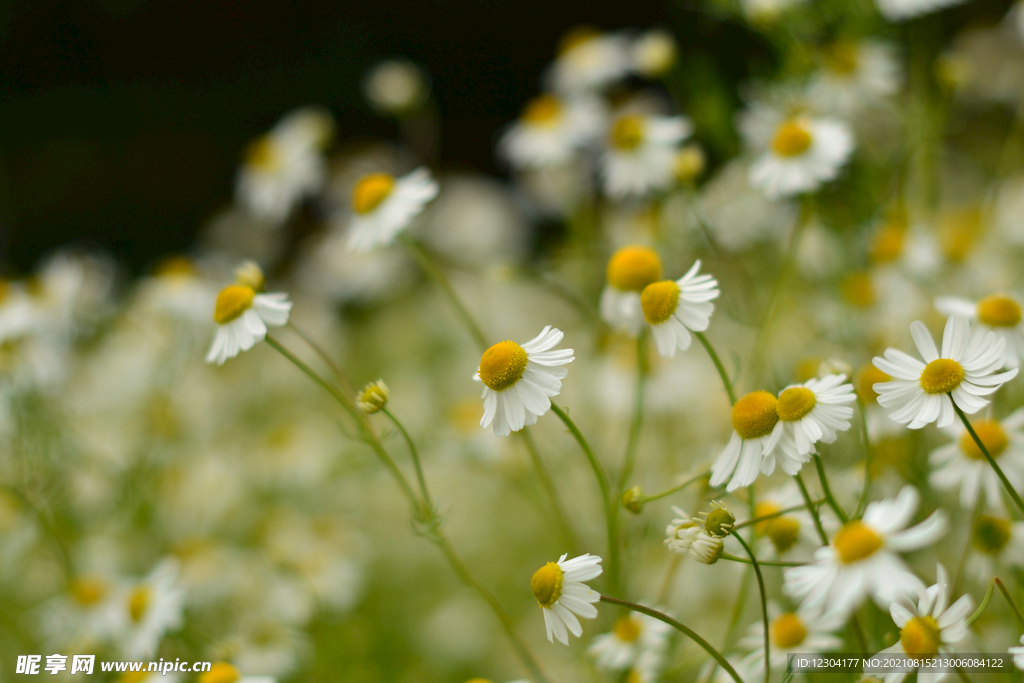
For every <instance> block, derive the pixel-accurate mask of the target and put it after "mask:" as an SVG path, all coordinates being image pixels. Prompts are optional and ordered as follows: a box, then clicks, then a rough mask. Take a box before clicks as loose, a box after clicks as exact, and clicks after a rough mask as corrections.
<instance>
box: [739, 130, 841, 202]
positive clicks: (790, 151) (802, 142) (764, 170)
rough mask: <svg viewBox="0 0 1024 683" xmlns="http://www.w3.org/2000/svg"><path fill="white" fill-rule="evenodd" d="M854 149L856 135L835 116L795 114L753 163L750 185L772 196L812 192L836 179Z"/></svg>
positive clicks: (776, 131)
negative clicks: (854, 136)
mask: <svg viewBox="0 0 1024 683" xmlns="http://www.w3.org/2000/svg"><path fill="white" fill-rule="evenodd" d="M852 151H853V134H852V133H851V132H850V129H849V128H848V127H847V125H846V124H845V123H842V122H840V121H838V120H835V119H827V118H810V117H806V116H794V117H792V118H789V119H786V120H783V121H781V122H779V123H778V125H777V126H776V128H775V131H774V132H773V133H772V137H771V141H770V143H769V144H768V148H767V150H765V151H764V152H763V153H762V154H761V156H759V157H758V158H757V159H756V160H755V161H754V162H753V163H752V164H751V166H750V184H751V185H752V186H753V187H756V188H758V189H759V190H761V191H762V192H764V193H765V195H766V196H767V197H769V198H770V199H777V198H779V197H790V196H793V195H797V194H801V193H803V192H813V191H814V190H816V189H818V187H820V186H821V184H822V183H825V182H828V181H830V180H833V179H835V177H836V176H837V175H838V174H839V169H841V168H842V167H843V166H844V165H845V164H846V162H847V161H848V160H849V158H850V153H851V152H852Z"/></svg>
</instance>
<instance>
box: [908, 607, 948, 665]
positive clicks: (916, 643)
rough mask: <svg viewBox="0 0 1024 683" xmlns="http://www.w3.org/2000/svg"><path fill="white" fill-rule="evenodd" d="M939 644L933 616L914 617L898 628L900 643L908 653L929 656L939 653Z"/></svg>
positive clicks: (937, 628)
mask: <svg viewBox="0 0 1024 683" xmlns="http://www.w3.org/2000/svg"><path fill="white" fill-rule="evenodd" d="M941 644H942V636H941V635H940V633H939V623H938V622H937V621H935V617H930V616H929V617H914V618H913V619H911V620H910V621H908V622H907V623H906V625H904V627H903V628H902V629H900V645H902V646H903V651H904V652H906V653H907V654H908V655H913V656H924V657H931V656H933V655H937V654H938V653H939V645H941Z"/></svg>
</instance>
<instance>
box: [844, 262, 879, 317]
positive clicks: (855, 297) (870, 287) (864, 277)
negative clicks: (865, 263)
mask: <svg viewBox="0 0 1024 683" xmlns="http://www.w3.org/2000/svg"><path fill="white" fill-rule="evenodd" d="M840 291H841V293H842V295H843V298H844V299H845V300H846V302H847V303H849V304H850V305H851V306H856V307H857V308H867V307H868V306H871V305H872V304H874V303H875V301H876V300H877V297H876V296H875V285H874V283H873V282H872V281H871V274H870V273H866V272H864V271H857V272H855V273H850V274H849V275H847V276H846V277H844V278H843V282H842V284H841V285H840Z"/></svg>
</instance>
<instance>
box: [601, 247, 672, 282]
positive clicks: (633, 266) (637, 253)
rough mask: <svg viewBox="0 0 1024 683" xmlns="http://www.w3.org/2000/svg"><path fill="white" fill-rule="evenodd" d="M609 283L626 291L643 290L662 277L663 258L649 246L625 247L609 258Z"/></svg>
mask: <svg viewBox="0 0 1024 683" xmlns="http://www.w3.org/2000/svg"><path fill="white" fill-rule="evenodd" d="M607 277H608V284H610V285H611V286H612V287H614V288H615V289H619V290H622V291H624V292H642V291H644V287H646V286H647V285H649V284H651V283H652V282H657V281H658V280H660V279H661V259H659V258H658V255H657V254H656V253H654V250H652V249H648V248H647V247H635V246H634V247H623V248H622V249H619V250H618V251H617V252H615V253H614V254H612V257H611V258H610V259H609V260H608V273H607Z"/></svg>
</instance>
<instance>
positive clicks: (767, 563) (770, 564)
mask: <svg viewBox="0 0 1024 683" xmlns="http://www.w3.org/2000/svg"><path fill="white" fill-rule="evenodd" d="M736 538H739V536H737V537H736ZM743 545H747V544H746V541H744V542H743ZM748 547H749V546H748ZM718 557H719V558H720V559H723V560H729V561H730V562H742V563H743V564H754V563H753V562H751V561H750V560H747V559H744V558H742V557H739V556H737V555H730V554H729V553H720V554H719V555H718ZM757 564H759V565H763V566H765V567H803V566H804V565H805V564H807V563H806V562H782V561H778V562H777V561H774V560H773V561H769V560H758V561H757Z"/></svg>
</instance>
